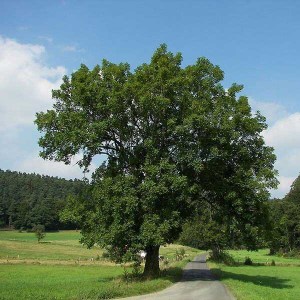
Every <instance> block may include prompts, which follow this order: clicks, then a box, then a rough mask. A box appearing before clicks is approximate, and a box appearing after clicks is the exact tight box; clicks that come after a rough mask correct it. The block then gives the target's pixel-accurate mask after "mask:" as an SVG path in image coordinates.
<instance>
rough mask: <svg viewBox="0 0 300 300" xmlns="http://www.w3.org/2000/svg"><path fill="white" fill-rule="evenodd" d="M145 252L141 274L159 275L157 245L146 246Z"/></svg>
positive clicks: (147, 275) (146, 275)
mask: <svg viewBox="0 0 300 300" xmlns="http://www.w3.org/2000/svg"><path fill="white" fill-rule="evenodd" d="M146 252H147V255H146V263H145V269H144V274H143V275H144V276H145V277H148V278H153V277H157V276H158V275H159V257H158V255H159V246H148V247H147V248H146Z"/></svg>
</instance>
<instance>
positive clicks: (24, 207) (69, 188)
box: [0, 169, 84, 230]
mask: <svg viewBox="0 0 300 300" xmlns="http://www.w3.org/2000/svg"><path fill="white" fill-rule="evenodd" d="M83 186H84V182H83V181H81V180H77V179H75V180H66V179H61V178H58V177H51V176H44V175H38V174H26V173H20V172H12V171H3V170H1V169H0V227H11V228H13V227H14V228H16V229H24V230H26V229H31V228H32V227H33V226H34V225H37V224H42V225H44V226H45V228H46V230H57V229H73V228H74V227H75V225H74V224H72V223H69V224H63V223H62V222H60V220H59V213H60V211H61V210H62V209H63V208H64V207H65V205H66V200H67V198H68V197H70V196H73V195H77V194H79V193H80V191H81V190H82V188H83Z"/></svg>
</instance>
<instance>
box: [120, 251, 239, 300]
mask: <svg viewBox="0 0 300 300" xmlns="http://www.w3.org/2000/svg"><path fill="white" fill-rule="evenodd" d="M125 299H126V300H234V299H235V298H234V297H233V296H232V295H231V294H230V292H229V291H228V290H227V289H226V288H225V286H224V285H223V284H222V283H221V282H220V281H219V280H217V279H216V278H215V276H214V275H213V274H212V273H211V271H210V270H209V268H208V267H207V264H206V255H205V254H203V255H199V256H197V257H196V258H195V259H194V260H193V261H191V262H190V263H188V264H187V265H186V267H185V268H184V272H183V276H182V279H181V281H179V282H178V283H176V284H174V285H172V286H171V287H169V288H167V289H165V290H163V291H160V292H158V293H153V294H148V295H142V296H134V297H128V298H123V300H125ZM120 300H121V299H120Z"/></svg>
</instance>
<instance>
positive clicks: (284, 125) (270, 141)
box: [263, 112, 300, 197]
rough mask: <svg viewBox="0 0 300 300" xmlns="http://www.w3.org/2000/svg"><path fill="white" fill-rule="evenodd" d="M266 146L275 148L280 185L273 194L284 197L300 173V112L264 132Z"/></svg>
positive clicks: (286, 117) (284, 118)
mask: <svg viewBox="0 0 300 300" xmlns="http://www.w3.org/2000/svg"><path fill="white" fill-rule="evenodd" d="M263 135H264V138H265V141H266V144H267V145H269V146H272V147H274V149H275V154H276V155H277V161H276V164H275V168H276V169H277V170H278V171H279V175H280V176H279V178H278V179H279V181H280V185H279V187H278V190H277V191H274V192H273V193H272V194H273V195H274V196H276V197H283V196H284V195H285V194H286V193H288V192H289V190H290V186H291V184H292V182H293V181H294V180H295V179H296V177H297V176H298V175H299V172H300V138H299V137H300V112H296V113H293V114H290V115H287V116H285V117H282V118H280V119H278V120H277V121H276V122H275V123H274V124H273V125H271V126H270V127H269V128H268V129H267V130H266V131H264V132H263Z"/></svg>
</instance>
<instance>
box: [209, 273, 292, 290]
mask: <svg viewBox="0 0 300 300" xmlns="http://www.w3.org/2000/svg"><path fill="white" fill-rule="evenodd" d="M211 271H212V273H213V274H215V276H216V277H221V278H222V279H233V280H237V281H242V282H245V283H253V284H255V285H259V286H265V287H270V288H273V289H291V288H293V287H294V286H293V285H291V284H288V282H289V281H290V279H286V278H280V277H275V276H265V275H246V274H237V273H232V272H228V271H221V270H220V269H217V268H212V269H211Z"/></svg>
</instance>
